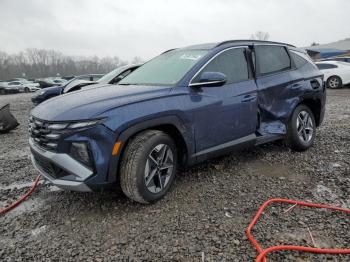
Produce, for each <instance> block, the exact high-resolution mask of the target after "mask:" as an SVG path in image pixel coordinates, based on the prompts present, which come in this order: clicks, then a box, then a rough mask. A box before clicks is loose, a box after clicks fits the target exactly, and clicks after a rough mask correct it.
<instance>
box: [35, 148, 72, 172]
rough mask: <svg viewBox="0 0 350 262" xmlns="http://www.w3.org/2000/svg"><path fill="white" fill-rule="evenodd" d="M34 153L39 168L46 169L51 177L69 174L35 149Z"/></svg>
mask: <svg viewBox="0 0 350 262" xmlns="http://www.w3.org/2000/svg"><path fill="white" fill-rule="evenodd" d="M32 154H33V157H34V161H35V163H36V164H37V166H38V168H39V169H41V170H42V171H44V172H45V173H46V174H48V175H50V176H51V177H53V178H62V177H65V176H68V175H69V174H68V173H67V172H66V171H65V170H63V169H62V168H60V167H58V166H57V165H55V164H54V163H52V162H50V161H49V160H47V159H45V158H43V157H41V156H39V155H37V154H36V153H35V152H34V151H33V150H32Z"/></svg>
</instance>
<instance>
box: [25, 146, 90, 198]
mask: <svg viewBox="0 0 350 262" xmlns="http://www.w3.org/2000/svg"><path fill="white" fill-rule="evenodd" d="M29 146H30V149H31V152H32V156H31V159H32V163H33V165H34V167H35V168H36V169H37V170H38V171H39V172H40V173H41V174H42V175H43V176H44V177H45V178H46V179H47V180H49V181H50V183H51V184H53V185H55V186H57V187H59V188H62V189H65V190H72V191H82V192H89V191H92V190H91V188H90V187H89V186H88V185H87V184H86V183H85V181H86V180H87V179H88V178H89V177H90V176H92V175H93V171H92V170H90V169H88V168H87V167H85V166H84V165H82V164H81V163H79V162H78V161H76V160H75V159H73V158H72V157H70V156H69V155H68V154H62V153H54V152H50V151H47V150H45V149H42V148H40V147H38V146H37V145H35V144H34V142H33V140H32V139H29Z"/></svg>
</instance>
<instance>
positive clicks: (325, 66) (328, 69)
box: [316, 61, 350, 88]
mask: <svg viewBox="0 0 350 262" xmlns="http://www.w3.org/2000/svg"><path fill="white" fill-rule="evenodd" d="M316 66H317V67H318V69H320V70H321V72H322V73H323V74H324V80H325V81H326V86H327V87H328V88H341V87H343V85H346V84H349V83H350V64H348V63H346V62H339V61H324V62H317V63H316Z"/></svg>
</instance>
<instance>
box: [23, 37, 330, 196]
mask: <svg viewBox="0 0 350 262" xmlns="http://www.w3.org/2000/svg"><path fill="white" fill-rule="evenodd" d="M325 101H326V90H325V86H324V83H323V75H322V73H321V72H320V71H319V70H318V68H317V67H316V66H315V65H314V63H313V62H312V61H311V60H310V58H309V57H308V55H307V54H306V53H305V51H303V50H300V49H298V48H296V47H294V46H292V45H288V44H283V43H276V42H268V41H253V40H233V41H226V42H221V43H214V44H202V45H195V46H190V47H185V48H179V49H173V50H169V51H167V52H164V53H163V54H161V55H159V56H157V57H155V58H154V59H152V60H150V61H149V62H147V63H145V64H144V65H142V66H141V67H139V68H138V69H136V70H135V71H134V72H132V73H131V74H129V75H128V76H126V77H125V78H123V79H122V80H121V81H120V82H119V83H118V85H106V86H105V87H98V88H90V89H87V90H82V91H77V92H73V93H71V94H66V95H62V96H59V97H57V98H53V99H51V100H49V101H47V102H44V103H42V104H40V105H39V106H37V107H36V108H34V109H33V111H32V113H31V117H30V134H31V138H30V140H29V143H30V148H31V152H32V162H33V164H34V166H35V167H36V168H37V169H38V170H39V172H40V173H41V174H42V175H43V176H44V177H45V178H46V179H48V180H49V181H50V182H51V183H52V184H54V185H56V186H58V187H61V188H64V189H68V190H76V191H92V190H101V189H102V188H108V187H116V186H117V185H120V186H121V189H122V190H123V192H124V193H125V195H126V196H128V197H129V198H131V199H132V200H134V201H137V202H140V203H151V202H154V201H156V200H158V199H160V198H161V197H163V196H164V195H165V194H166V193H167V191H168V190H169V188H170V187H171V185H172V183H173V181H174V177H175V174H176V170H177V168H178V166H186V165H192V164H194V163H198V162H200V161H204V160H206V159H209V158H212V157H215V156H218V155H220V154H227V153H229V152H230V151H231V150H233V149H238V148H243V147H248V146H254V145H260V144H263V143H267V142H271V141H274V140H281V139H283V140H285V141H286V143H287V144H288V145H289V146H290V147H291V148H292V149H294V150H298V151H303V150H306V149H308V148H309V147H311V146H312V144H313V142H314V139H315V136H316V127H318V126H319V125H320V124H321V122H322V120H323V116H324V112H325Z"/></svg>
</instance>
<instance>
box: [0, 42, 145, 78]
mask: <svg viewBox="0 0 350 262" xmlns="http://www.w3.org/2000/svg"><path fill="white" fill-rule="evenodd" d="M140 62H141V59H140V58H139V57H135V58H134V59H133V61H132V63H140ZM127 63H128V62H127V61H123V60H121V59H120V58H119V57H117V56H113V57H102V58H100V57H97V56H92V57H82V56H67V55H64V54H62V53H61V52H57V51H55V50H47V49H37V48H30V49H26V50H25V51H21V52H18V53H15V54H8V53H6V52H2V51H0V79H1V80H7V79H10V78H14V77H25V78H42V77H52V76H73V75H82V74H105V73H108V72H110V71H112V70H113V69H115V68H117V67H120V66H123V65H126V64H127Z"/></svg>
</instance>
